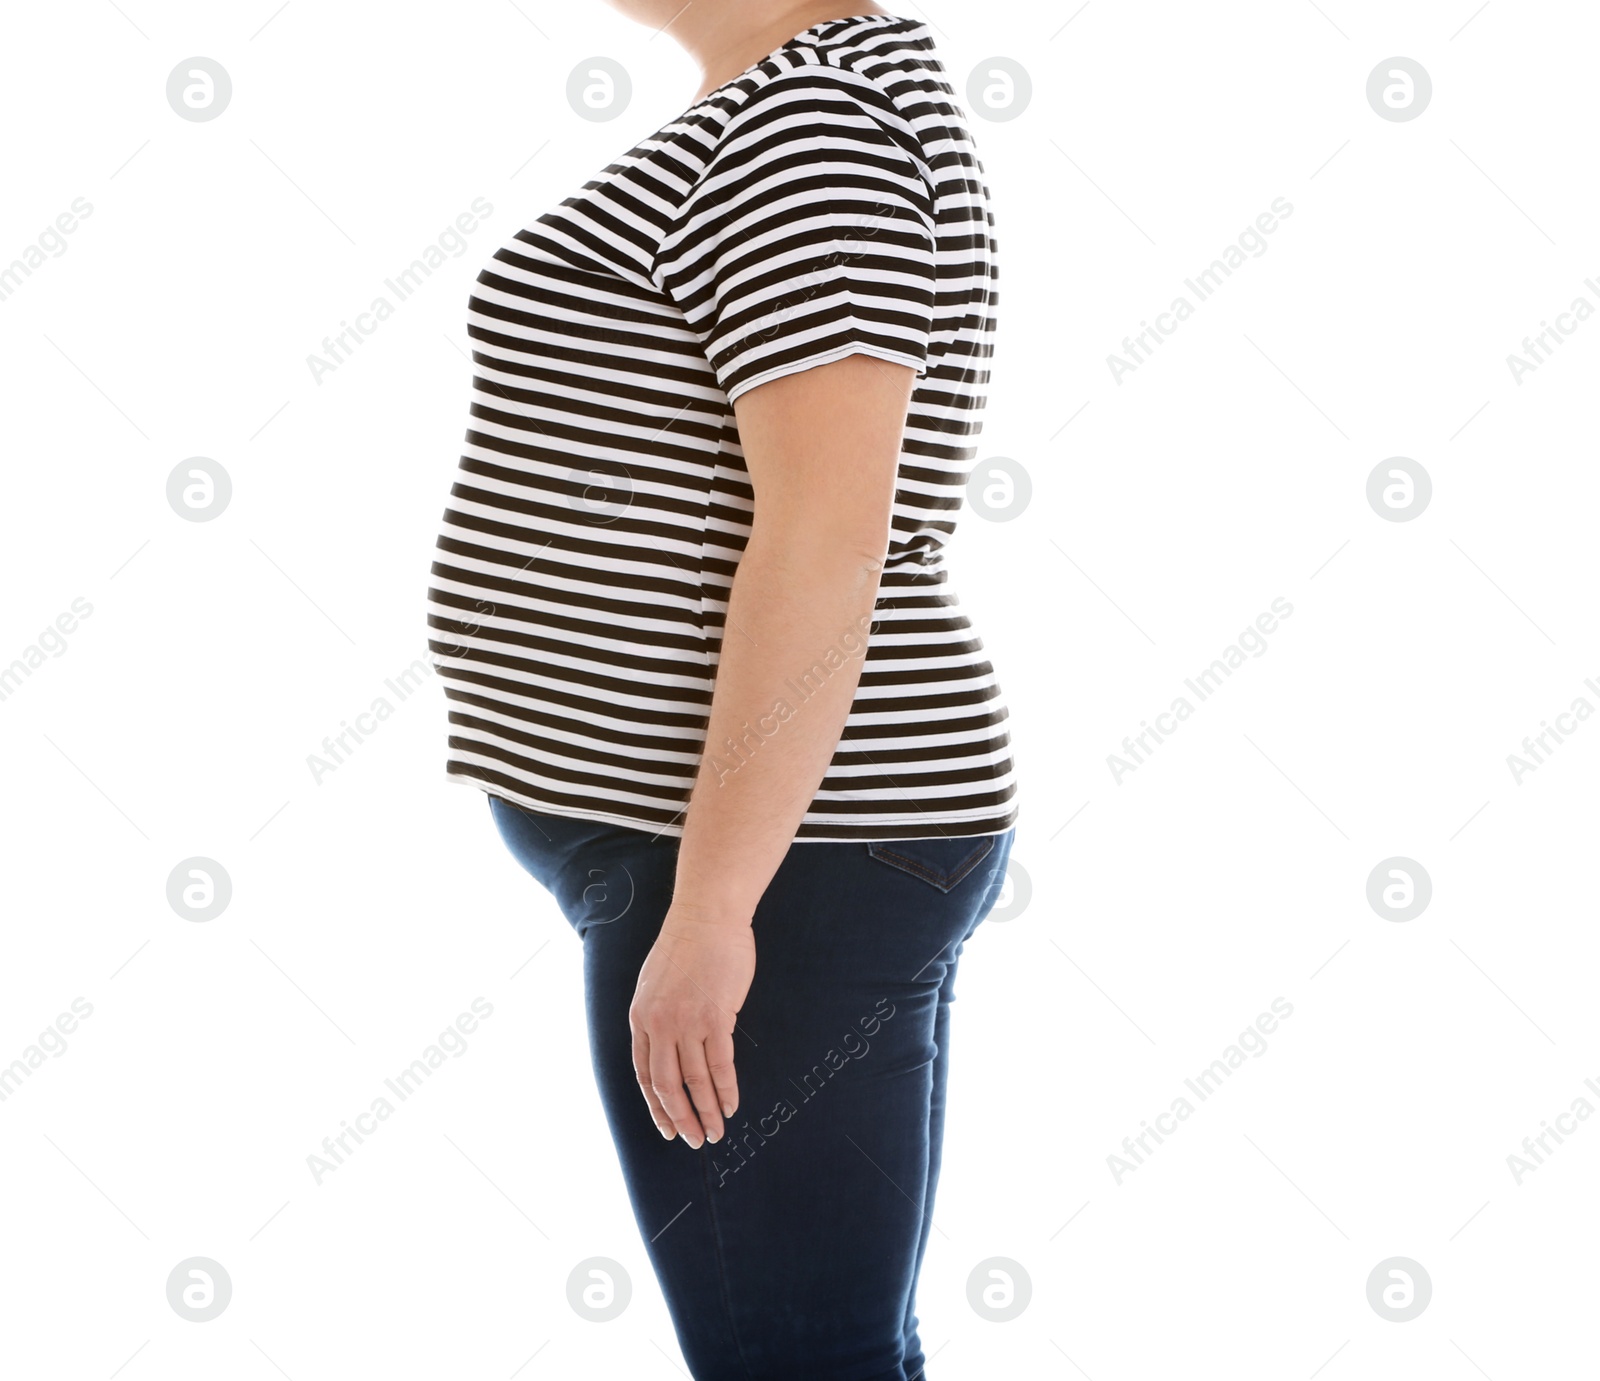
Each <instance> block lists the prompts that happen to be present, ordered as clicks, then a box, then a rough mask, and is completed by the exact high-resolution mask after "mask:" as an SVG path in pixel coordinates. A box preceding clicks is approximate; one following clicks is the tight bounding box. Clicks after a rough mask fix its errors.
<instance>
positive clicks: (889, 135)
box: [428, 0, 1017, 1381]
mask: <svg viewBox="0 0 1600 1381" xmlns="http://www.w3.org/2000/svg"><path fill="white" fill-rule="evenodd" d="M616 3H617V4H618V7H619V8H621V9H622V10H624V11H625V12H626V13H627V14H628V15H629V16H630V17H632V18H634V19H637V20H639V21H640V22H641V23H643V24H646V25H649V26H651V27H652V28H662V27H663V26H665V28H666V31H667V32H668V33H669V34H670V35H671V36H672V37H674V38H675V39H676V40H677V41H678V42H679V43H680V44H681V45H682V46H683V47H684V48H685V49H686V50H687V51H688V52H689V54H690V55H691V56H692V57H693V58H694V59H695V60H696V61H697V63H698V64H699V66H700V68H701V70H702V72H703V74H704V75H703V80H702V82H701V86H700V90H699V92H698V94H697V95H696V96H695V98H694V101H693V104H692V105H690V106H689V108H688V109H687V110H685V111H684V112H683V113H682V114H681V115H679V116H678V117H677V118H676V119H674V120H672V121H671V122H670V123H669V124H667V125H665V126H663V127H662V128H661V129H659V130H657V131H656V132H655V133H654V134H651V135H649V136H648V137H646V138H644V139H642V140H640V142H639V143H637V144H635V145H634V146H633V147H632V148H631V149H629V150H628V151H627V152H626V153H624V154H622V155H620V156H619V157H618V158H617V159H616V160H615V161H614V162H612V163H610V164H609V165H608V166H606V167H605V168H604V169H602V170H601V171H600V172H599V173H597V174H596V175H595V176H594V177H593V178H591V179H590V180H589V181H587V182H585V183H584V184H583V185H582V187H580V188H578V189H577V190H575V191H573V192H572V194H571V195H570V196H568V197H566V198H565V199H564V200H563V201H561V202H560V203H559V205H556V206H555V207H554V208H553V209H551V210H550V211H548V212H546V213H545V214H543V215H541V216H539V217H538V219H537V220H534V221H532V222H531V223H529V224H527V225H526V226H525V228H523V229H520V230H518V231H517V232H516V233H515V235H513V236H512V237H511V238H510V239H509V240H508V241H507V243H506V244H505V245H504V246H503V247H502V248H501V249H500V250H498V251H497V252H496V254H495V255H494V258H493V260H492V261H491V262H490V263H489V264H488V266H487V267H486V268H485V269H484V271H483V273H482V274H481V275H480V276H479V278H478V280H477V284H476V287H475V290H474V293H473V296H472V299H471V303H470V307H469V321H470V334H471V337H472V341H473V346H474V350H473V364H474V380H473V390H474V391H473V401H472V409H471V423H470V427H469V430H468V432H467V437H466V442H465V450H464V452H463V454H462V457H461V461H460V467H459V470H458V472H457V475H456V480H455V484H454V486H453V488H452V489H451V495H450V503H449V507H448V509H447V511H446V514H445V517H444V521H443V525H442V528H441V531H440V534H439V538H438V550H437V559H436V561H435V563H434V565H433V570H432V580H431V587H430V590H429V597H428V598H429V627H430V648H431V650H432V654H433V657H434V662H435V665H436V667H437V669H438V671H439V672H440V673H441V676H442V678H443V680H444V684H445V688H446V693H447V695H448V697H449V708H450V730H451V732H450V737H449V754H448V764H447V771H448V774H449V776H450V779H451V780H454V781H459V782H464V783H467V784H469V785H472V786H475V787H478V788H479V789H481V790H482V791H483V792H484V793H485V795H486V798H487V801H488V808H489V810H490V812H491V813H492V816H493V822H494V825H495V827H496V828H497V829H498V831H499V834H500V835H501V837H502V838H503V839H504V841H505V844H506V846H507V847H508V848H509V849H510V851H511V853H512V854H513V855H514V856H515V858H516V859H517V860H518V862H519V863H520V864H521V865H522V866H523V867H524V868H526V870H527V871H528V872H529V873H530V874H531V875H532V876H533V877H534V878H535V879H536V880H537V881H538V883H539V884H541V885H542V886H543V887H544V888H546V889H548V891H549V892H550V893H551V894H552V895H553V897H554V898H555V900H556V901H557V902H558V903H559V905H560V907H561V910H562V912H563V914H564V915H565V917H566V919H567V920H568V921H569V922H570V923H571V926H572V928H573V930H574V931H575V932H576V934H577V936H578V938H579V939H580V940H581V942H582V945H583V957H584V983H585V1005H586V1012H587V1024H588V1043H589V1051H590V1056H591V1061H592V1065H593V1069H594V1075H595V1078H596V1080H597V1081H598V1084H599V1090H600V1094H601V1097H602V1101H603V1104H604V1107H605V1113H606V1117H607V1120H608V1122H609V1125H610V1131H611V1135H612V1138H613V1140H614V1142H615V1145H616V1149H617V1155H618V1157H619V1160H620V1162H621V1166H622V1171H623V1175H624V1178H625V1181H626V1184H627V1187H628V1193H629V1196H630V1198H631V1201H632V1208H633V1212H634V1216H635V1218H636V1220H637V1223H638V1227H639V1232H640V1236H641V1238H642V1241H643V1244H644V1247H645V1250H646V1251H647V1252H648V1253H649V1258H650V1261H651V1264H652V1266H653V1268H654V1270H655V1273H656V1276H657V1278H658V1279H659V1281H660V1284H661V1289H662V1291H663V1293H664V1295H665V1298H666V1302H667V1306H668V1308H669V1310H670V1312H671V1316H672V1320H673V1323H674V1326H675V1328H676V1330H677V1335H678V1340H679V1343H680V1345H681V1347H682V1349H683V1354H684V1357H685V1359H686V1360H687V1362H688V1365H689V1367H690V1369H691V1371H692V1373H693V1375H694V1376H695V1378H697V1381H734V1378H737V1379H738V1381H801V1378H803V1379H804V1381H910V1378H914V1377H920V1376H922V1375H923V1374H924V1354H923V1347H922V1342H921V1339H920V1337H919V1334H918V1319H917V1313H916V1309H915V1299H916V1285H917V1277H918V1272H919V1270H920V1267H921V1264H922V1258H923V1252H924V1249H925V1248H926V1246H927V1242H928V1234H929V1230H930V1227H931V1224H932V1214H933V1207H934V1190H935V1185H936V1183H937V1181H938V1176H939V1156H940V1145H941V1142H942V1138H943V1135H944V1123H945V1080H946V1072H947V1069H948V1063H949V1026H950V1002H951V999H952V997H953V983H954V979H955V972H956V964H957V960H958V959H959V957H960V955H961V953H962V948H963V944H964V942H965V941H966V940H967V939H969V938H970V937H971V936H972V934H973V931H974V930H975V929H976V927H977V926H978V924H979V922H981V921H982V920H983V918H984V917H985V916H986V915H987V914H988V913H989V912H990V910H991V909H992V908H993V906H994V905H995V903H996V901H997V900H998V899H999V897H1000V895H1001V892H1002V889H1003V887H1004V883H1005V877H1006V862H1007V858H1008V856H1009V854H1010V850H1011V843H1012V838H1013V834H1014V825H1015V822H1016V819H1017V804H1016V795H1017V785H1016V781H1015V778H1014V773H1013V765H1012V760H1011V754H1010V739H1009V735H1008V733H1007V729H1006V721H1007V711H1006V707H1005V703H1004V700H1003V698H1002V694H1001V689H1000V685H999V683H998V680H997V678H996V676H995V673H994V669H993V668H992V666H991V665H990V663H989V661H988V660H987V658H986V655H985V652H984V647H983V643H982V641H981V640H980V638H979V637H978V636H977V634H976V632H975V631H974V630H973V628H972V626H971V624H970V623H969V622H968V620H967V618H966V616H965V614H964V613H963V612H962V611H961V608H960V605H959V602H958V600H957V597H956V593H955V589H954V586H953V583H952V580H951V578H950V574H949V572H948V570H947V568H946V563H945V547H946V544H947V541H948V539H949V538H950V536H951V534H952V533H953V532H954V531H955V526H956V519H957V516H958V514H959V512H960V509H961V505H962V498H963V494H964V492H965V484H966V480H967V476H968V474H969V472H970V470H971V468H972V465H973V462H974V459H975V457H976V454H977V440H978V434H979V430H980V427H981V425H982V409H983V405H984V396H985V392H986V388H987V385H988V381H989V372H988V361H989V358H990V355H991V351H992V348H993V336H994V327H995V309H996V281H997V268H996V261H995V252H996V244H995V239H994V234H993V219H992V217H991V215H990V211H989V205H988V189H987V187H986V185H985V180H984V171H983V166H982V164H981V163H980V162H979V160H978V157H977V152H976V149H975V146H974V143H973V140H972V137H971V134H970V132H969V131H968V129H967V128H966V117H965V115H964V113H963V111H962V110H961V108H960V106H959V104H958V102H957V98H956V95H955V91H954V89H953V87H952V84H951V81H950V78H949V76H948V74H947V73H946V72H945V70H944V68H943V66H942V65H941V62H940V58H939V54H938V51H937V50H936V48H935V46H934V42H933V37H932V34H931V33H930V31H929V29H928V27H927V26H926V25H925V24H923V23H922V22H920V21H917V20H913V19H905V18H901V17H898V16H896V15H893V14H889V13H886V12H884V11H882V10H875V9H870V8H867V9H861V8H857V9H854V10H853V11H852V10H849V9H847V7H846V6H841V5H839V4H826V3H810V4H807V3H795V2H794V0H772V3H761V0H695V3H693V4H691V5H688V6H683V5H682V3H681V0H616ZM552 1034H553V1035H556V1037H557V1039H559V1038H560V1035H561V1033H552ZM991 1111H992V1110H989V1109H984V1108H972V1109H970V1110H969V1111H968V1115H969V1116H972V1117H983V1118H985V1119H987V1118H988V1117H989V1115H990V1113H991ZM973 1188H976V1187H973Z"/></svg>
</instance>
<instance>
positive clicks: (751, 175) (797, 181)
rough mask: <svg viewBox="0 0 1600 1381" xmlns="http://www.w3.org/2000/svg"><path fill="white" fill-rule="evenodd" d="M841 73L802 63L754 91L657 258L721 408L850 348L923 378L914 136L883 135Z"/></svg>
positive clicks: (931, 295)
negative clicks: (720, 395)
mask: <svg viewBox="0 0 1600 1381" xmlns="http://www.w3.org/2000/svg"><path fill="white" fill-rule="evenodd" d="M844 77H845V74H841V73H840V72H838V71H836V70H834V69H831V68H826V67H805V68H801V69H799V70H798V71H794V72H790V73H787V74H785V75H783V76H781V77H779V78H776V79H774V80H773V81H772V82H770V83H769V84H768V85H766V86H764V87H762V88H760V89H758V90H757V91H756V92H755V93H754V94H753V95H752V96H751V97H750V99H749V100H748V101H747V102H746V103H745V104H744V105H743V106H741V107H740V108H739V110H738V111H737V112H736V113H735V114H734V116H733V118H732V119H731V120H730V121H729V123H728V125H727V127H726V128H725V129H724V130H723V131H722V133H721V135H720V137H719V138H718V140H717V143H716V146H715V149H714V151H713V153H712V155H711V157H710V159H709V161H708V162H707V164H706V167H705V169H704V172H703V173H702V174H701V175H700V176H699V177H698V178H697V179H696V181H695V185H694V187H693V189H692V190H691V192H690V194H689V196H688V197H687V199H686V200H685V202H684V203H683V205H682V207H681V208H679V210H678V211H677V213H676V214H675V215H674V217H673V219H672V222H671V224H670V226H669V227H668V230H667V233H666V235H665V236H664V238H663V241H662V244H661V248H660V250H659V252H658V253H657V256H656V260H655V275H656V280H657V282H658V284H659V285H660V287H661V288H662V290H663V291H664V292H665V293H666V295H667V296H668V297H669V298H670V299H671V300H672V301H673V302H675V303H676V304H677V306H678V307H679V308H680V309H681V310H682V311H683V313H684V315H685V317H686V318H687V320H688V322H689V325H690V327H691V329H692V330H693V331H694V332H695V333H696V334H697V335H698V336H699V337H700V339H701V341H702V343H703V345H704V348H705V352H706V358H707V359H708V361H709V362H710V364H711V368H712V370H713V372H714V373H715V374H716V377H717V380H718V382H719V383H720V384H721V385H722V388H723V390H724V391H725V392H726V393H727V395H728V399H729V401H730V402H732V401H734V400H735V399H737V398H738V397H739V395H740V394H742V393H745V392H746V391H748V390H749V389H751V388H754V387H755V386H756V385H757V384H763V383H766V382H768V381H769V380H772V379H777V378H781V377H783V376H784V375H786V374H795V373H798V372H800V371H801V370H804V369H810V368H812V367H813V366H815V365H819V364H827V363H829V362H831V361H833V360H838V359H843V358H844V357H845V356H847V355H852V354H866V355H873V356H876V357H877V358H879V359H883V360H891V361H893V362H895V363H897V364H904V365H910V366H911V367H912V368H913V369H915V370H916V371H917V375H918V377H921V376H922V375H923V374H925V373H926V372H927V369H928V364H929V348H930V344H931V340H932V335H933V329H934V327H933V314H934V303H935V295H936V291H935V290H936V280H937V270H936V262H935V261H936V248H937V238H936V228H935V220H934V204H933V199H932V195H931V191H930V187H929V183H928V179H927V177H926V176H925V174H924V172H923V169H922V166H921V165H920V163H919V161H917V160H916V159H914V158H913V156H912V154H911V153H910V152H908V150H907V148H906V147H905V144H906V143H908V142H909V143H910V144H911V145H912V147H913V148H915V141H914V137H913V136H912V135H910V134H909V132H906V131H903V130H902V131H900V132H898V133H896V134H891V132H890V128H889V127H888V126H886V124H885V123H884V121H882V120H880V119H879V118H877V117H876V116H875V115H874V114H873V113H872V106H871V104H870V103H868V102H867V101H866V100H864V99H863V95H862V94H860V93H858V91H857V90H856V89H855V88H854V87H853V86H852V84H851V81H850V80H846V79H844ZM853 80H855V81H860V80H863V79H860V78H853ZM872 90H873V91H874V93H875V89H872ZM879 99H882V98H881V97H880V98H879Z"/></svg>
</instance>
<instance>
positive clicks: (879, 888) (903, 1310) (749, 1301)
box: [489, 795, 1015, 1381]
mask: <svg viewBox="0 0 1600 1381" xmlns="http://www.w3.org/2000/svg"><path fill="white" fill-rule="evenodd" d="M489 801H490V809H491V811H492V813H493V816H494V822H495V825H496V827H497V828H498V830H499V832H500V835H501V837H502V838H503V839H504V841H505V843H506V845H507V847H508V848H509V849H510V850H511V852H512V854H513V856H514V857H515V858H516V859H517V861H518V862H519V863H520V864H521V865H522V866H523V867H524V868H525V869H526V870H527V871H528V872H529V873H530V874H531V875H532V876H533V877H534V878H535V879H536V880H537V881H538V882H539V883H540V884H541V885H542V886H543V887H545V888H546V889H547V890H548V891H549V892H550V893H551V895H552V896H553V897H554V898H555V900H556V902H557V903H558V904H559V905H560V908H561V910H562V912H563V914H564V915H565V916H566V918H567V920H568V921H569V922H570V923H571V925H572V928H573V930H574V931H575V932H576V933H577V935H578V938H579V939H580V940H581V941H582V943H583V962H584V985H585V1007H586V1011H587V1019H588V1028H589V1031H588V1035H589V1052H590V1059H591V1063H592V1065H593V1068H594V1074H595V1079H596V1081H597V1082H598V1085H599V1090H600V1095H601V1100H602V1103H603V1105H604V1108H605V1114H606V1119H607V1121H608V1123H609V1125H610V1130H611V1136H612V1140H613V1142H614V1143H615V1145H616V1148H617V1154H618V1157H619V1159H620V1161H621V1165H622V1171H623V1176H624V1179H625V1181H626V1183H627V1187H628V1194H629V1197H630V1198H631V1200H632V1205H633V1212H634V1217H635V1220H636V1221H637V1223H638V1226H639V1231H640V1235H641V1237H642V1238H643V1240H644V1244H645V1249H646V1251H647V1253H648V1254H649V1258H650V1262H651V1265H652V1267H653V1268H654V1270H655V1273H656V1277H657V1279H658V1280H659V1282H660V1285H661V1290H662V1293H663V1295H664V1296H665V1298H666V1303H667V1307H668V1309H669V1311H670V1313H671V1316H672V1320H673V1324H674V1327H675V1328H676V1331H677V1335H678V1342H679V1345H680V1347H681V1348H682V1349H683V1355H684V1358H685V1360H686V1361H687V1362H688V1364H689V1368H690V1371H691V1372H692V1374H693V1376H694V1378H695V1381H913V1379H914V1378H918V1377H921V1376H922V1375H923V1374H924V1373H923V1366H924V1357H923V1351H922V1344H921V1341H920V1339H919V1337H918V1331H917V1322H918V1321H917V1315H916V1310H915V1296H916V1282H917V1275H918V1272H919V1270H920V1268H921V1265H922V1257H923V1253H924V1251H925V1249H926V1247H927V1243H928V1232H929V1228H930V1226H931V1223H932V1213H933V1203H934V1188H935V1185H936V1184H937V1181H938V1176H939V1159H940V1145H941V1142H942V1139H943V1134H944V1116H945V1082H946V1073H947V1069H948V1058H949V1056H948V1051H949V1030H950V1003H951V1001H952V999H953V998H954V995H955V994H954V991H953V985H954V980H955V972H956V964H957V960H958V959H959V957H960V955H961V952H962V948H963V944H964V942H965V941H966V940H967V939H968V938H969V937H970V936H971V935H972V933H973V931H974V930H975V929H976V928H977V926H978V924H979V922H981V921H982V920H983V918H984V917H985V916H987V915H988V914H989V912H990V911H991V910H992V908H993V907H994V905H995V903H996V901H998V900H999V897H1000V894H1001V891H1002V890H1003V887H1004V883H1005V872H1006V861H1007V859H1008V857H1009V855H1010V852H1011V844H1012V840H1013V837H1014V834H1015V831H1014V830H1007V831H1006V832H1005V833H1003V834H998V835H984V836H978V837H968V838H964V839H963V838H938V839H907V840H894V841H888V842H882V843H870V844H869V843H834V842H816V843H812V842H802V843H795V844H793V845H791V846H790V849H789V852H788V854H787V855H786V856H785V858H784V860H783V862H782V863H781V864H780V865H779V868H778V871H777V873H776V874H775V876H774V877H773V879H772V882H771V884H770V885H769V886H768V888H767V890H766V893H765V894H764V895H763V897H762V899H761V902H760V904H759V906H758V907H757V908H756V913H755V917H754V920H753V922H752V924H753V927H754V933H755V942H756V972H755V981H754V983H753V984H752V985H751V988H750V994H749V996H748V998H747V999H746V1001H745V1005H744V1007H743V1009H742V1010H741V1011H740V1013H739V1018H738V1027H737V1030H736V1031H735V1034H734V1052H735V1053H734V1061H735V1069H736V1072H737V1076H738V1081H739V1095H740V1102H739V1108H738V1111H737V1112H736V1113H735V1114H734V1116H733V1118H732V1120H731V1121H730V1122H729V1123H728V1130H727V1135H726V1136H725V1137H724V1139H723V1140H722V1141H721V1142H718V1143H715V1144H712V1143H709V1142H707V1143H705V1144H704V1145H702V1146H701V1147H700V1149H699V1150H694V1149H691V1148H690V1147H689V1145H688V1144H687V1143H686V1142H684V1141H682V1140H681V1139H674V1140H672V1141H667V1140H664V1139H663V1138H662V1136H661V1134H660V1133H659V1132H658V1131H657V1130H656V1127H655V1124H654V1122H653V1121H652V1120H651V1118H650V1114H649V1111H648V1110H647V1108H646V1106H645V1102H644V1098H643V1096H642V1095H641V1094H640V1092H639V1086H638V1081H637V1077H636V1075H635V1074H634V1069H633V1056H632V1038H631V1034H630V1031H629V1027H628V1007H629V1004H630V1003H631V1002H632V999H633V993H634V985H635V983H636V981H637V979H638V975H639V969H640V967H641V966H642V965H643V963H644V960H645V956H646V955H647V954H648V953H649V950H650V946H651V945H652V944H653V943H654V941H655V938H656V934H657V932H658V931H659V929H660V927H661V922H662V919H663V917H664V916H665V915H666V911H667V906H668V903H669V901H670V900H671V896H672V886H673V876H674V872H675V869H676V866H677V851H678V841H677V840H676V839H673V838H670V837H662V838H659V839H653V838H652V837H651V836H650V835H649V834H648V833H646V832H644V831H642V830H635V829H630V828H625V827H622V826H617V825H611V824H606V823H603V822H590V821H584V820H577V819H571V818H567V817H561V816H550V815H544V814H537V813H535V812H532V811H528V810H525V809H523V808H521V807H519V806H515V805H511V804H509V803H508V802H506V801H503V800H501V799H499V798H498V797H495V796H492V795H491V796H490V797H489ZM978 1111H979V1110H978V1109H976V1108H974V1109H972V1115H976V1114H977V1113H978Z"/></svg>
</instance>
